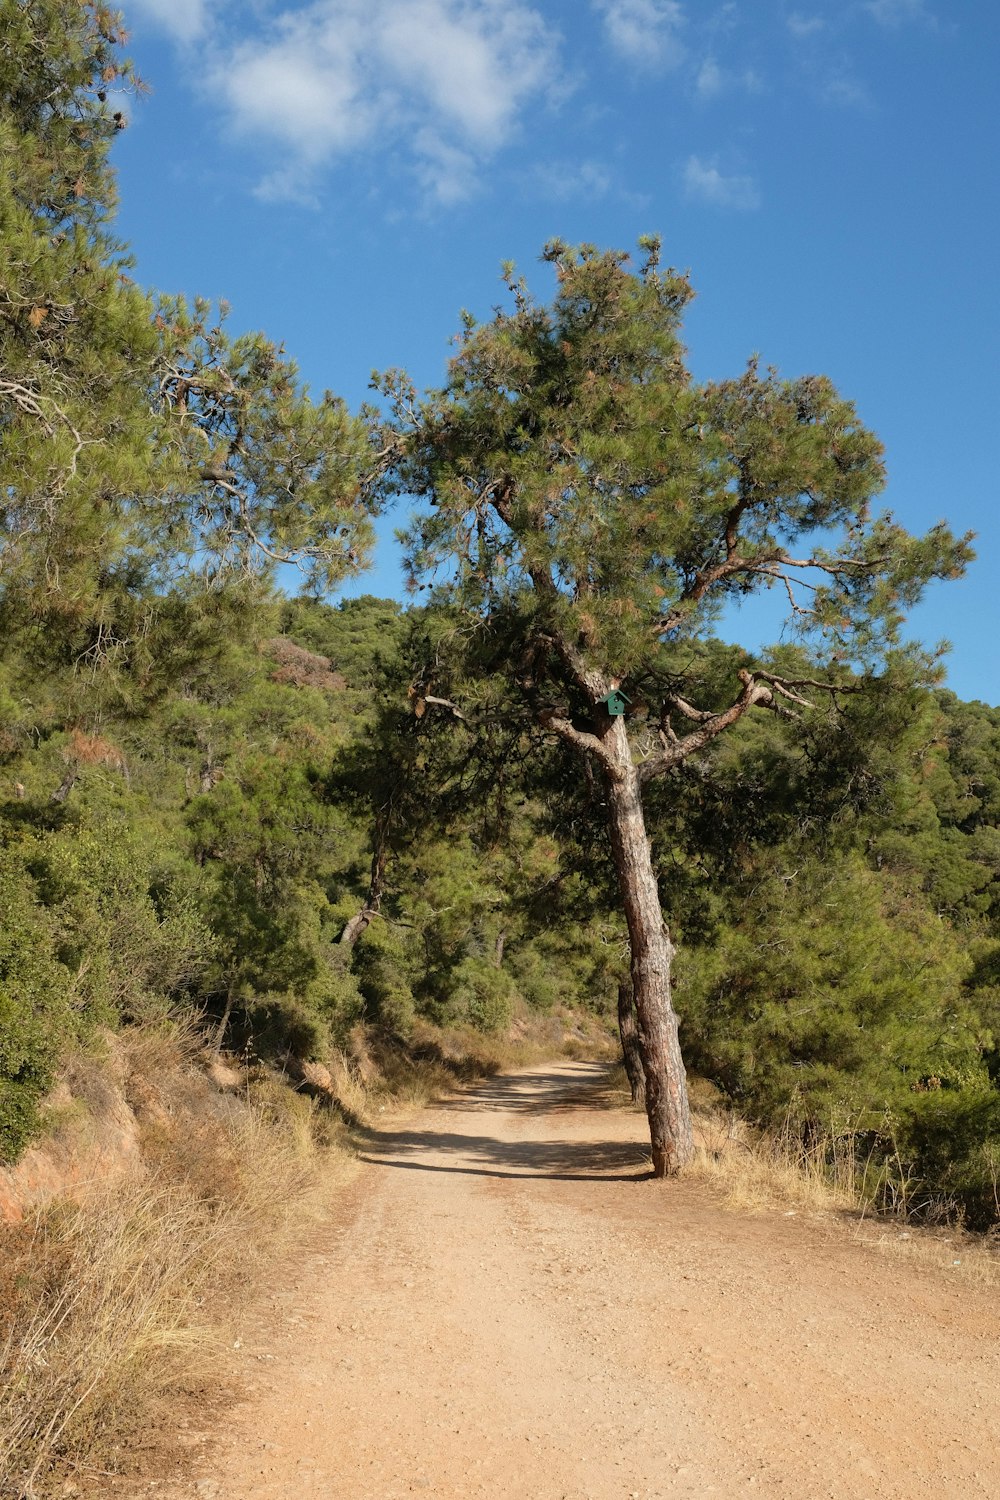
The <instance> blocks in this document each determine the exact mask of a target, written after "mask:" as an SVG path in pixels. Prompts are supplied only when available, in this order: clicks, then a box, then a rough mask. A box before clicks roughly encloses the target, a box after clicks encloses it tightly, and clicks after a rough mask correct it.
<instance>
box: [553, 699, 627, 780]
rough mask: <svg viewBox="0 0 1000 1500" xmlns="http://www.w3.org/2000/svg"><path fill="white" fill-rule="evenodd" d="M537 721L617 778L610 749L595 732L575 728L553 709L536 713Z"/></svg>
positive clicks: (615, 764) (615, 766) (616, 769)
mask: <svg viewBox="0 0 1000 1500" xmlns="http://www.w3.org/2000/svg"><path fill="white" fill-rule="evenodd" d="M538 722H539V723H540V724H541V725H542V727H543V729H549V730H551V731H552V733H553V734H557V735H558V736H559V738H560V739H563V740H566V742H567V743H568V744H570V745H572V746H573V747H574V749H576V750H579V751H581V753H582V754H584V755H593V756H595V757H596V759H597V760H599V761H600V762H601V764H602V765H603V766H604V769H605V770H606V771H607V772H609V774H610V775H612V776H614V777H615V778H616V779H617V776H618V766H617V763H616V761H615V759H614V756H613V755H612V754H611V752H610V750H609V749H608V748H607V746H606V745H605V744H604V741H603V740H600V739H598V737H597V735H596V734H588V733H587V731H586V730H583V729H577V728H576V726H575V725H574V724H571V723H570V721H569V719H563V718H561V717H560V716H559V715H558V714H556V712H555V711H554V710H543V711H542V712H541V713H540V714H539V715H538Z"/></svg>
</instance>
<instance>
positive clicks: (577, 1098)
mask: <svg viewBox="0 0 1000 1500" xmlns="http://www.w3.org/2000/svg"><path fill="white" fill-rule="evenodd" d="M610 1097H612V1091H611V1089H610V1087H609V1083H608V1069H607V1068H606V1067H604V1066H602V1065H600V1064H593V1063H590V1064H587V1063H576V1064H568V1065H567V1064H563V1065H562V1066H560V1067H557V1068H553V1069H551V1070H545V1069H540V1068H534V1069H531V1070H530V1071H525V1072H522V1073H510V1074H505V1075H501V1076H499V1077H495V1078H489V1079H485V1080H483V1081H482V1082H480V1083H478V1084H475V1085H473V1086H472V1087H470V1088H467V1089H464V1090H463V1091H462V1093H461V1094H460V1095H459V1096H458V1097H457V1098H452V1099H448V1100H443V1101H442V1102H441V1104H440V1105H439V1106H438V1107H439V1109H440V1111H441V1112H442V1113H444V1112H454V1113H460V1114H463V1115H469V1114H472V1113H475V1114H477V1115H483V1114H485V1115H487V1116H488V1115H490V1114H496V1113H499V1114H502V1115H508V1116H510V1115H513V1116H515V1117H518V1116H519V1117H521V1118H522V1119H523V1118H524V1117H526V1116H527V1117H530V1116H536V1117H539V1118H541V1119H544V1118H545V1117H549V1118H553V1117H557V1116H560V1115H561V1116H566V1115H568V1114H573V1115H575V1116H576V1117H577V1118H578V1119H579V1118H580V1116H584V1117H585V1118H586V1117H587V1116H588V1115H589V1116H590V1118H591V1119H593V1117H594V1115H595V1114H598V1113H600V1112H604V1111H606V1110H607V1109H608V1108H609V1098H610ZM361 1139H362V1147H363V1149H362V1159H363V1160H364V1161H368V1162H375V1163H378V1164H379V1165H381V1166H385V1167H398V1168H402V1169H404V1170H406V1171H414V1172H460V1173H465V1174H469V1175H472V1176H478V1177H548V1178H556V1179H559V1180H564V1181H577V1182H593V1181H601V1182H636V1181H644V1180H645V1179H646V1178H648V1177H649V1176H650V1162H649V1152H648V1150H647V1149H646V1148H645V1147H643V1146H642V1145H640V1144H639V1143H637V1142H635V1141H601V1140H567V1139H558V1138H556V1139H552V1138H551V1137H550V1138H549V1139H544V1140H540V1139H534V1140H504V1139H501V1138H500V1136H498V1135H489V1134H485V1133H483V1134H471V1133H465V1132H461V1131H457V1130H456V1131H447V1130H420V1129H408V1130H378V1129H376V1128H371V1127H369V1128H368V1129H366V1130H363V1131H362V1132H361Z"/></svg>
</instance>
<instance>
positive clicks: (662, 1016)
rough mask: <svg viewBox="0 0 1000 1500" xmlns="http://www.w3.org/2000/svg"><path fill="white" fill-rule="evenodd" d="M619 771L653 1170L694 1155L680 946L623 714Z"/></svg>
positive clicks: (614, 816)
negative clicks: (673, 975)
mask: <svg viewBox="0 0 1000 1500" xmlns="http://www.w3.org/2000/svg"><path fill="white" fill-rule="evenodd" d="M602 738H603V739H604V743H605V745H606V746H607V747H608V749H609V750H610V751H611V752H612V755H613V757H614V761H615V766H614V770H613V771H611V770H606V771H605V785H606V788H607V796H608V821H609V832H610V834H611V848H612V853H613V855H614V862H615V871H616V872H617V875H618V886H619V889H620V891H621V896H622V904H623V906H624V909H625V920H626V922H627V923H628V933H629V944H630V947H631V950H632V964H631V972H632V996H633V999H634V1002H635V1011H636V1016H637V1019H638V1023H639V1045H640V1048H641V1052H642V1063H643V1070H644V1072H645V1075H646V1114H647V1116H648V1118H649V1138H650V1144H651V1146H652V1151H653V1176H654V1177H667V1176H669V1175H672V1174H673V1173H675V1172H678V1171H680V1169H681V1167H684V1166H686V1165H687V1163H688V1162H689V1161H690V1160H691V1158H692V1157H693V1156H694V1137H693V1135H692V1131H691V1111H690V1108H689V1105H688V1096H687V1078H686V1075H685V1072H684V1063H683V1060H682V1058H681V1049H680V1044H679V1042H678V1040H677V1017H676V1015H675V1014H674V1008H673V1005H672V1003H671V991H670V965H671V962H672V960H673V956H674V946H673V944H672V943H671V941H670V936H669V933H668V932H667V928H666V925H665V923H664V921H663V913H662V911H661V910H660V894H659V891H658V890H657V885H656V874H655V872H654V870H653V860H652V856H651V854H650V849H649V840H648V839H647V837H646V825H645V821H644V819H643V815H642V790H641V787H640V785H639V777H638V774H637V772H636V768H635V766H634V765H633V764H632V752H631V748H630V746H629V742H628V735H627V734H626V731H625V725H624V722H623V720H622V719H620V718H614V719H612V720H611V723H610V725H609V727H608V729H607V731H606V732H605V733H604V735H603V736H602Z"/></svg>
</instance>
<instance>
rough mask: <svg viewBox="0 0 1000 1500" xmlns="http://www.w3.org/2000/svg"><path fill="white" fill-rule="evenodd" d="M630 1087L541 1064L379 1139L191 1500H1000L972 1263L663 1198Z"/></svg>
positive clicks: (670, 1188) (987, 1301)
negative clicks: (893, 1253)
mask: <svg viewBox="0 0 1000 1500" xmlns="http://www.w3.org/2000/svg"><path fill="white" fill-rule="evenodd" d="M602 1076H603V1075H602V1070H601V1069H600V1068H599V1067H597V1066H595V1065H591V1064H583V1063H575V1064H565V1065H561V1066H559V1067H549V1068H537V1069H532V1070H530V1071H527V1072H523V1073H519V1074H515V1075H511V1076H507V1077H503V1078H499V1079H496V1080H493V1081H491V1082H489V1083H486V1084H483V1085H481V1086H480V1087H478V1088H476V1089H473V1090H471V1091H469V1092H467V1093H465V1094H464V1095H463V1096H462V1097H460V1098H459V1099H456V1100H454V1101H451V1102H449V1103H446V1104H444V1105H441V1106H439V1107H436V1108H434V1109H432V1110H429V1111H426V1112H424V1113H422V1114H421V1115H419V1116H418V1117H417V1118H416V1120H415V1121H414V1122H413V1123H412V1124H411V1125H410V1126H409V1127H408V1128H402V1129H401V1128H398V1127H387V1128H386V1129H385V1130H383V1131H381V1132H373V1133H372V1135H371V1137H370V1140H369V1148H368V1149H367V1151H366V1152H365V1156H366V1162H365V1164H364V1166H363V1167H362V1170H361V1171H360V1173H359V1174H358V1176H357V1178H356V1179H355V1181H354V1182H353V1184H352V1185H351V1187H350V1188H349V1189H348V1190H347V1201H346V1202H345V1203H344V1205H342V1207H341V1208H338V1211H337V1213H338V1222H337V1225H336V1226H335V1227H334V1228H333V1229H331V1230H330V1231H329V1232H328V1235H327V1238H328V1243H326V1244H324V1245H323V1246H322V1248H321V1249H320V1250H319V1251H318V1253H317V1254H316V1255H315V1257H314V1258H313V1259H312V1260H311V1261H310V1262H309V1263H308V1264H307V1265H304V1266H303V1268H302V1271H301V1273H300V1275H299V1278H298V1284H297V1285H292V1284H290V1285H288V1286H287V1287H285V1288H283V1289H282V1290H281V1292H280V1295H279V1299H278V1306H277V1308H276V1309H275V1314H274V1326H273V1327H271V1328H265V1329H262V1330H258V1332H257V1334H256V1335H254V1336H251V1335H248V1336H247V1338H246V1340H245V1341H244V1347H243V1348H242V1349H241V1350H240V1351H239V1353H238V1355H237V1358H238V1359H239V1360H240V1362H241V1365H242V1373H243V1376H244V1378H247V1377H249V1380H250V1383H251V1387H252V1394H251V1396H250V1397H249V1399H248V1400H247V1401H246V1402H245V1403H244V1405H243V1406H242V1407H241V1408H240V1409H239V1410H238V1411H237V1413H236V1418H235V1423H234V1424H233V1425H230V1427H229V1428H228V1431H227V1435H225V1436H224V1437H217V1436H216V1437H213V1438H212V1441H211V1444H210V1445H209V1448H208V1450H207V1452H206V1453H205V1455H204V1457H203V1458H202V1459H199V1462H198V1465H197V1468H196V1471H195V1473H194V1475H193V1477H192V1478H191V1480H190V1481H189V1482H186V1483H185V1484H184V1485H183V1486H182V1487H181V1488H180V1489H179V1490H178V1489H175V1488H173V1487H170V1488H169V1493H170V1494H171V1496H174V1495H178V1496H191V1497H196V1496H197V1497H214V1500H319V1497H322V1500H402V1497H404V1496H405V1497H408V1496H412V1495H427V1496H440V1497H449V1500H459V1497H461V1500H465V1497H475V1496H489V1497H508V1496H509V1497H517V1500H520V1497H525V1500H528V1497H530V1500H636V1497H638V1500H660V1497H666V1496H719V1497H728V1496H731V1495H742V1494H756V1495H758V1496H763V1497H768V1496H780V1497H787V1500H822V1497H827V1496H830V1497H836V1500H852V1497H858V1500H869V1497H876V1496H893V1497H897V1496H898V1497H904V1496H905V1497H912V1496H921V1495H932V1494H933V1495H935V1496H939V1497H941V1496H944V1497H951V1496H955V1497H972V1496H989V1497H996V1496H997V1495H1000V1397H998V1375H1000V1317H998V1313H997V1309H996V1306H995V1299H994V1298H993V1297H992V1296H991V1295H988V1294H986V1293H984V1292H979V1291H977V1290H976V1289H975V1288H972V1287H969V1286H968V1285H963V1284H960V1283H958V1282H957V1281H954V1280H953V1279H951V1278H952V1277H953V1275H954V1273H953V1272H950V1271H949V1269H947V1268H946V1261H947V1259H948V1251H947V1249H946V1248H945V1247H942V1250H941V1265H940V1266H938V1265H936V1264H933V1265H931V1266H929V1267H927V1268H925V1269H917V1268H914V1267H912V1266H908V1265H906V1264H905V1263H897V1262H896V1261H894V1260H892V1259H887V1258H886V1257H884V1256H882V1255H879V1254H877V1253H876V1252H874V1251H873V1250H871V1249H866V1248H865V1247H864V1246H863V1245H859V1244H857V1243H854V1242H853V1241H852V1239H851V1237H850V1234H849V1232H848V1231H847V1230H846V1229H844V1228H843V1227H842V1226H839V1225H835V1226H831V1225H826V1226H824V1225H822V1224H810V1223H805V1222H803V1221H802V1220H801V1219H800V1218H795V1217H784V1216H782V1215H781V1214H780V1213H776V1214H774V1215H768V1216H766V1217H760V1218H749V1217H745V1216H740V1215H737V1214H735V1213H732V1212H730V1211H728V1210H726V1209H725V1208H724V1207H722V1206H720V1205H719V1204H718V1202H717V1201H716V1200H715V1199H714V1198H713V1196H712V1194H711V1192H710V1191H709V1190H708V1189H706V1188H705V1187H704V1186H703V1185H701V1184H699V1183H697V1182H682V1183H673V1184H666V1185H664V1184H654V1183H651V1182H649V1181H647V1180H644V1179H643V1172H644V1165H645V1161H646V1156H645V1152H644V1149H643V1135H644V1121H643V1119H642V1118H641V1117H640V1116H638V1115H636V1114H634V1113H630V1112H628V1111H623V1110H609V1109H608V1108H607V1107H606V1103H607V1101H606V1098H604V1097H603V1094H602V1089H601V1079H602ZM156 1488H159V1492H160V1494H161V1495H162V1494H164V1493H165V1492H166V1490H167V1488H168V1487H167V1486H163V1487H162V1488H160V1487H156ZM149 1493H150V1490H148V1489H144V1490H143V1494H144V1495H148V1494H149Z"/></svg>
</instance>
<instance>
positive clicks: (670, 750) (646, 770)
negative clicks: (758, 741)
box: [638, 669, 776, 786]
mask: <svg viewBox="0 0 1000 1500" xmlns="http://www.w3.org/2000/svg"><path fill="white" fill-rule="evenodd" d="M739 677H740V681H741V682H742V684H743V691H742V692H741V693H740V695H739V697H738V698H737V699H736V701H735V703H731V704H730V706H729V707H728V708H726V709H723V711H722V712H721V713H717V714H713V713H703V711H702V710H701V709H692V708H691V705H690V704H685V707H684V709H683V710H681V711H682V712H685V716H686V717H688V718H691V717H694V718H695V719H696V721H697V722H698V726H699V727H698V728H697V729H693V730H692V731H691V733H690V734H686V735H685V736H684V737H683V739H678V738H677V737H676V736H675V737H674V738H673V740H668V739H667V735H666V734H664V735H663V736H662V737H661V741H660V742H661V744H662V745H663V748H662V750H660V751H659V752H658V753H657V754H656V755H651V756H650V757H649V758H648V759H647V760H644V761H643V762H642V764H641V765H640V766H639V768H638V770H639V781H640V783H641V784H642V785H643V786H645V784H646V782H648V781H652V780H653V779H654V778H655V777H657V776H662V775H663V774H664V773H665V772H667V771H670V770H672V769H673V768H674V766H678V765H680V764H681V762H682V761H685V760H687V758H688V757H689V756H691V755H695V754H697V752H698V751H699V750H704V749H705V747H706V745H710V744H711V742H712V741H713V740H714V739H715V738H716V736H717V735H720V734H722V732H723V730H725V729H728V728H729V726H730V725H731V724H735V723H736V721H737V720H738V719H742V717H743V715H744V714H745V713H746V712H747V710H748V709H751V708H753V706H754V704H756V703H759V704H761V705H762V706H763V707H765V708H775V707H776V705H775V703H774V695H773V694H772V692H771V689H770V688H769V687H768V685H767V683H766V682H758V681H757V680H756V678H755V677H754V675H753V673H752V672H748V671H746V670H745V669H744V670H743V671H741V672H740V674H739ZM665 741H666V742H665Z"/></svg>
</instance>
